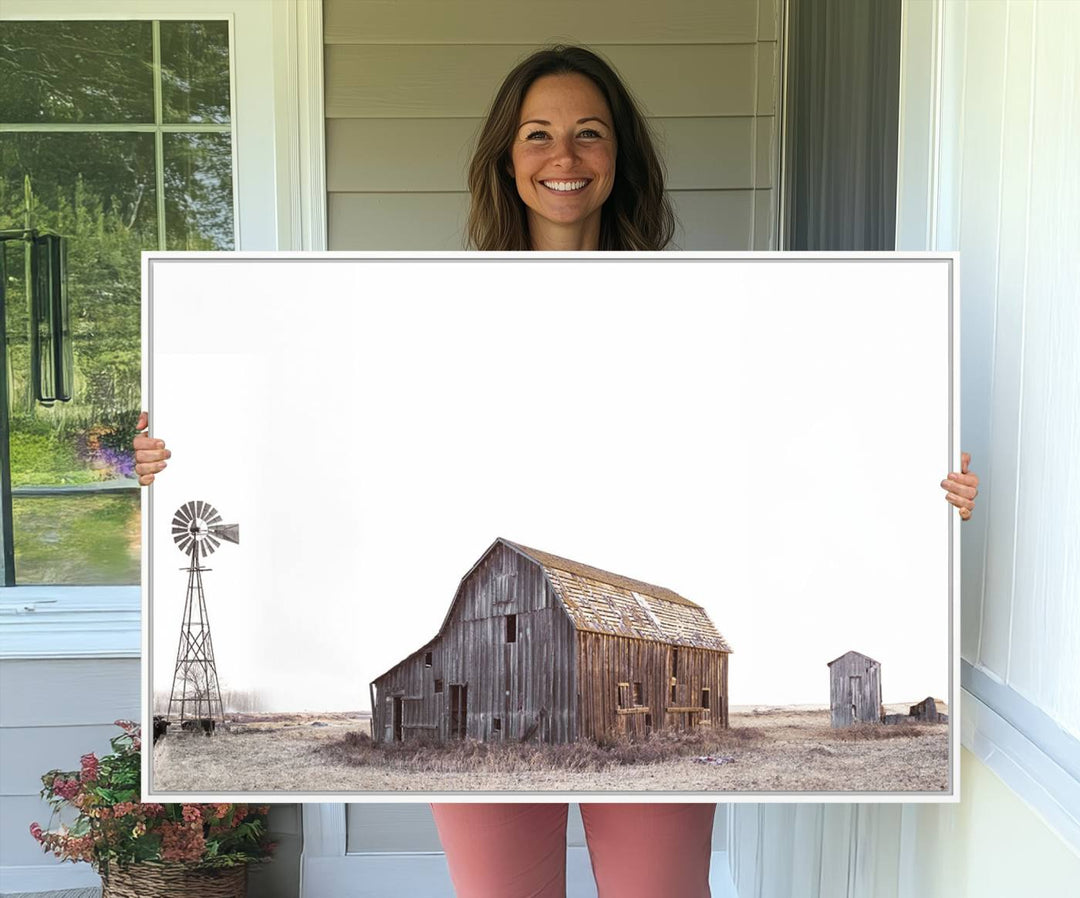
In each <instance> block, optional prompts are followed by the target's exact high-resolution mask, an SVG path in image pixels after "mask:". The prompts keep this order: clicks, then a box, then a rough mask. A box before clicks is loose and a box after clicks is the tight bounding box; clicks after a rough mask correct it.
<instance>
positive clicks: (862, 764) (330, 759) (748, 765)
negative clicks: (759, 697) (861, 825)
mask: <svg viewBox="0 0 1080 898" xmlns="http://www.w3.org/2000/svg"><path fill="white" fill-rule="evenodd" d="M940 707H941V705H939V708H940ZM900 709H901V706H897V707H896V708H892V707H891V706H890V708H887V710H900ZM902 710H903V712H905V713H906V711H907V706H902ZM234 718H235V719H231V720H230V723H229V725H228V727H227V730H226V731H225V732H220V731H219V732H218V733H216V734H215V735H214V736H212V737H205V736H203V735H201V734H191V733H179V732H176V731H175V730H174V731H172V732H170V734H169V735H168V736H167V737H166V738H165V739H163V740H161V741H160V742H159V743H158V744H157V745H156V746H155V747H154V755H153V757H154V791H155V792H199V793H217V794H222V795H224V794H234V793H237V792H386V791H389V792H437V793H453V792H476V791H485V792H487V791H491V792H501V791H510V792H546V791H553V792H579V791H580V792H597V791H603V792H636V791H664V792H669V791H670V792H682V791H693V792H701V791H716V792H773V791H784V792H789V791H815V792H849V791H858V792H894V791H898V792H942V791H947V789H948V780H949V749H948V725H947V724H944V723H938V724H926V723H919V724H901V725H898V726H884V725H880V726H878V725H869V724H864V725H861V726H859V727H853V728H848V729H836V730H834V729H832V728H831V727H830V726H829V712H828V711H827V710H803V709H793V708H753V709H745V710H733V711H732V712H731V714H730V721H729V722H730V729H729V730H727V731H717V735H716V737H715V741H713V742H708V743H695V742H693V741H691V743H689V744H687V745H679V746H675V747H674V748H673V747H672V745H671V744H670V740H669V741H668V742H663V743H662V744H660V743H658V744H657V745H653V746H651V747H648V748H646V747H643V748H642V749H641V754H640V755H638V754H636V753H637V752H638V749H636V748H635V749H626V747H625V746H624V750H623V751H622V752H621V753H619V754H618V759H617V760H611V759H612V758H613V757H615V756H614V755H611V754H606V753H605V752H604V750H602V749H599V748H596V747H595V746H589V747H587V748H586V747H575V748H570V747H565V746H564V747H562V748H563V750H561V751H558V752H553V751H551V750H550V749H548V748H547V747H541V746H523V745H512V744H502V745H496V746H484V745H482V744H479V743H472V744H471V746H463V744H462V743H458V744H457V745H458V748H457V750H456V751H450V752H448V751H446V750H444V749H439V748H427V749H422V750H420V751H417V752H414V753H411V754H407V753H406V752H398V753H392V754H386V753H384V752H382V751H381V750H379V749H375V748H373V747H372V746H371V744H370V741H369V740H368V738H367V735H368V734H369V733H370V717H369V716H368V715H361V714H347V713H325V714H272V715H271V714H266V715H259V714H243V715H234ZM361 734H364V735H361ZM702 745H706V747H707V749H708V750H707V752H705V753H703V751H702ZM672 751H675V752H682V753H684V754H685V756H682V757H668V756H667V755H670V754H671V753H672ZM653 755H664V757H661V758H660V759H659V760H650V758H652V757H653ZM705 756H707V757H709V758H711V760H708V761H702V760H697V758H701V757H705ZM628 759H629V760H630V761H633V763H627V760H628Z"/></svg>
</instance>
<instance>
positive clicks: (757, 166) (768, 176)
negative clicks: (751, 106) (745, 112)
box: [738, 115, 777, 188]
mask: <svg viewBox="0 0 1080 898" xmlns="http://www.w3.org/2000/svg"><path fill="white" fill-rule="evenodd" d="M755 121H756V123H757V133H756V134H755V135H754V180H753V184H754V187H758V188H761V187H772V186H773V185H774V181H773V179H774V177H775V168H776V157H777V146H776V130H775V124H776V118H775V116H771V115H759V116H758V117H757V119H756V120H755ZM738 186H740V187H742V186H749V185H742V184H740V185H738Z"/></svg>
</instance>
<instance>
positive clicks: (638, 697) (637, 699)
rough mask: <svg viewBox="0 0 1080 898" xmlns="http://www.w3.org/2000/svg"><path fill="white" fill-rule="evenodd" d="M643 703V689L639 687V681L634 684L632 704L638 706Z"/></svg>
mask: <svg viewBox="0 0 1080 898" xmlns="http://www.w3.org/2000/svg"><path fill="white" fill-rule="evenodd" d="M644 704H645V690H644V689H642V688H641V684H640V683H635V684H634V705H635V706H640V705H644Z"/></svg>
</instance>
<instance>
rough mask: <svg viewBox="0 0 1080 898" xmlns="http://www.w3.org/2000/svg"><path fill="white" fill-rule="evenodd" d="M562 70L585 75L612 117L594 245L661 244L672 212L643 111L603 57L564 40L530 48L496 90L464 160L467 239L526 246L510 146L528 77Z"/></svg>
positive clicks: (486, 246) (491, 245)
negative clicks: (610, 153)
mask: <svg viewBox="0 0 1080 898" xmlns="http://www.w3.org/2000/svg"><path fill="white" fill-rule="evenodd" d="M563 74H577V75H584V76H585V77H586V78H589V79H590V80H591V81H592V82H593V83H594V84H595V85H596V86H597V88H599V90H600V93H602V94H603V95H604V99H605V100H607V104H608V108H609V109H610V110H611V115H612V118H613V119H614V122H613V125H614V128H615V139H616V144H617V148H616V156H615V181H614V184H613V185H612V188H611V195H610V196H609V197H608V199H607V201H606V202H605V203H604V205H603V208H602V210H601V218H600V249H602V250H658V249H663V248H664V247H665V246H667V245H668V243H670V242H671V238H672V235H673V234H674V232H675V216H674V215H673V214H672V211H671V205H670V203H669V202H668V199H667V195H666V194H665V193H664V169H663V166H662V165H661V163H660V158H659V157H658V156H657V154H656V151H655V150H654V149H653V142H652V137H651V135H650V133H649V126H648V124H647V123H646V121H645V116H644V115H642V113H641V110H640V109H639V108H638V105H637V103H636V102H635V101H634V98H633V97H632V96H631V94H630V92H629V91H628V90H627V89H626V86H625V85H624V84H623V83H622V81H621V80H620V78H619V76H618V75H617V74H615V71H614V70H613V69H612V68H611V66H610V65H608V63H606V62H605V61H604V60H603V59H601V58H600V57H599V56H597V55H596V54H595V53H593V52H592V51H591V50H586V49H585V48H584V47H566V46H556V47H550V48H548V49H544V50H538V51H537V52H536V53H533V54H532V55H531V56H530V57H529V58H528V59H526V60H524V61H523V62H521V63H519V64H518V65H517V66H516V67H515V68H514V69H513V71H511V72H510V74H509V75H507V76H506V80H505V81H503V83H502V86H501V87H500V88H499V92H498V93H497V94H496V95H495V99H494V101H493V102H492V104H491V109H490V110H489V111H488V115H487V119H486V121H485V122H484V125H483V128H482V129H481V131H480V137H479V140H478V141H477V145H476V152H475V153H474V154H473V158H472V162H471V163H470V165H469V193H470V194H471V204H470V207H469V224H468V237H469V245H470V246H471V247H472V248H474V249H480V250H527V249H530V248H531V246H530V244H529V226H528V219H527V218H526V214H525V204H524V203H523V202H522V201H521V197H520V196H518V191H517V186H516V184H515V183H514V178H513V176H512V175H511V174H510V148H511V146H512V144H513V140H514V135H515V134H516V133H517V128H518V115H519V113H520V111H521V104H522V102H523V101H524V99H525V94H526V93H527V92H528V90H529V88H530V87H531V86H532V84H533V82H534V81H536V80H537V79H538V78H542V77H543V76H545V75H563Z"/></svg>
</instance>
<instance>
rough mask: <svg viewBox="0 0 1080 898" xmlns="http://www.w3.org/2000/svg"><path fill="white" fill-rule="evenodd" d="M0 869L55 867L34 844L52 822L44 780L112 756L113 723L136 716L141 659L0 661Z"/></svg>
mask: <svg viewBox="0 0 1080 898" xmlns="http://www.w3.org/2000/svg"><path fill="white" fill-rule="evenodd" d="M0 681H2V683H3V694H4V701H3V702H2V703H0V756H2V757H3V765H2V768H3V772H2V774H0V796H2V798H3V804H4V810H3V813H2V814H0V869H5V868H11V867H32V866H45V865H51V864H52V863H54V861H52V859H51V858H50V857H48V856H46V855H44V854H43V853H42V851H41V846H39V845H38V844H37V843H36V842H35V841H34V840H33V839H32V838H31V837H30V824H31V822H33V821H37V822H38V823H40V824H41V825H42V826H46V825H47V824H48V822H49V815H50V813H51V809H50V808H49V806H48V805H47V804H45V802H44V801H42V800H41V798H40V797H39V795H38V792H39V791H40V790H41V774H43V773H45V772H46V771H47V770H51V769H53V768H57V767H58V768H60V769H62V770H78V768H79V758H80V757H81V756H82V755H84V754H86V753H87V752H90V751H93V752H96V753H98V754H99V755H101V754H106V753H108V752H109V751H111V748H110V746H109V739H111V738H112V737H113V736H117V735H119V734H120V730H118V729H117V728H116V727H114V726H113V725H112V723H113V721H114V720H117V719H122V718H128V719H132V720H134V719H138V717H139V660H138V658H85V659H81V658H71V659H43V660H39V661H34V660H24V659H4V660H0Z"/></svg>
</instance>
